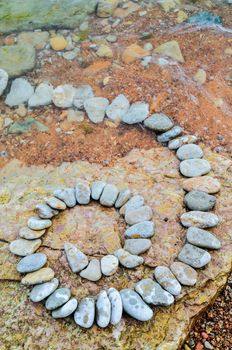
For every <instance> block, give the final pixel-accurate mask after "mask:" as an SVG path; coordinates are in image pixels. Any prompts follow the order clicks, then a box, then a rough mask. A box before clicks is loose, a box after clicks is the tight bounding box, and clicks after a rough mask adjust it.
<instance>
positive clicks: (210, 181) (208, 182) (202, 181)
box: [183, 176, 221, 194]
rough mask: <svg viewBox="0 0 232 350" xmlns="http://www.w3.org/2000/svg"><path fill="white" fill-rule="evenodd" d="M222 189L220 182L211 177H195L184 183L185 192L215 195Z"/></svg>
mask: <svg viewBox="0 0 232 350" xmlns="http://www.w3.org/2000/svg"><path fill="white" fill-rule="evenodd" d="M220 188H221V184H220V182H219V181H218V180H217V179H214V178H213V177H211V176H202V177H195V178H193V179H186V180H184V181H183V189H184V190H185V191H194V190H195V191H203V192H207V193H211V194H213V193H217V192H219V191H220Z"/></svg>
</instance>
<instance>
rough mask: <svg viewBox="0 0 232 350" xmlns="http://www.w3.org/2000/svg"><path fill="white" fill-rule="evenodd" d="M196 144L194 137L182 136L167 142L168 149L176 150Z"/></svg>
mask: <svg viewBox="0 0 232 350" xmlns="http://www.w3.org/2000/svg"><path fill="white" fill-rule="evenodd" d="M195 142H197V137H196V136H195V135H184V136H180V137H177V138H176V139H174V140H171V141H169V142H168V148H169V149H178V148H180V147H181V146H183V145H186V144H189V143H195Z"/></svg>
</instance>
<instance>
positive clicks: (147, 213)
mask: <svg viewBox="0 0 232 350" xmlns="http://www.w3.org/2000/svg"><path fill="white" fill-rule="evenodd" d="M151 219H152V209H151V208H150V207H148V206H147V205H146V206H143V207H140V208H138V209H135V210H131V211H129V212H128V211H126V214H125V221H126V222H127V223H128V225H134V224H137V223H139V222H142V221H149V220H151Z"/></svg>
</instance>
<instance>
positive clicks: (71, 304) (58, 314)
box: [52, 298, 78, 318]
mask: <svg viewBox="0 0 232 350" xmlns="http://www.w3.org/2000/svg"><path fill="white" fill-rule="evenodd" d="M77 305H78V302H77V299H76V298H71V299H70V300H69V301H68V302H67V303H66V304H64V305H63V306H61V307H60V308H58V309H57V310H54V311H52V317H53V318H65V317H68V316H70V315H71V314H72V313H73V312H74V311H75V310H76V308H77Z"/></svg>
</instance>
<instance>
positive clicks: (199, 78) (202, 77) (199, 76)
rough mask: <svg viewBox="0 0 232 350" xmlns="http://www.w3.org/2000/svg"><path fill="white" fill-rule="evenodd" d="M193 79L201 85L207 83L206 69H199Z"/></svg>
mask: <svg viewBox="0 0 232 350" xmlns="http://www.w3.org/2000/svg"><path fill="white" fill-rule="evenodd" d="M193 79H194V80H195V81H196V82H197V83H198V84H200V85H202V84H204V83H205V82H206V72H205V71H204V69H201V68H200V69H198V71H197V72H196V74H195V75H194V77H193Z"/></svg>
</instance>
